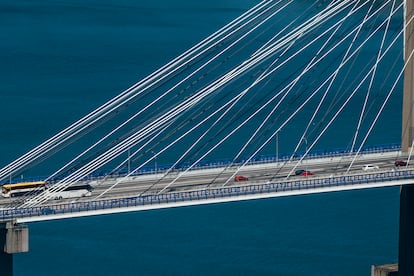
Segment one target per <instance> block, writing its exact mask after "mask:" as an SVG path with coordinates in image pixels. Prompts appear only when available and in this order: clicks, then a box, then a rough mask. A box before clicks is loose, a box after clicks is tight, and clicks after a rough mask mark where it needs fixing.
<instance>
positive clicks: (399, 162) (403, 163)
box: [394, 160, 407, 167]
mask: <svg viewBox="0 0 414 276" xmlns="http://www.w3.org/2000/svg"><path fill="white" fill-rule="evenodd" d="M394 164H395V166H397V167H402V166H407V162H405V161H402V160H398V161H395V163H394Z"/></svg>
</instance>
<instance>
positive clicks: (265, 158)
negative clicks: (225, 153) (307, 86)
mask: <svg viewBox="0 0 414 276" xmlns="http://www.w3.org/2000/svg"><path fill="white" fill-rule="evenodd" d="M400 149H401V145H400V144H384V145H376V146H367V147H364V148H363V149H362V150H361V152H360V153H361V154H367V153H384V152H390V151H397V150H400ZM303 154H304V152H302V153H298V154H297V155H294V156H292V154H280V155H278V156H276V155H262V156H259V157H257V158H254V159H251V160H249V162H247V164H248V165H255V164H266V163H273V162H284V161H288V160H292V161H295V160H299V159H300V158H301V157H302V156H303ZM349 154H350V150H346V149H333V150H315V151H312V152H309V153H308V155H307V156H306V157H305V160H306V159H318V158H330V157H340V156H346V155H349ZM245 162H246V160H245V159H240V160H236V161H235V162H232V161H231V160H229V159H222V160H218V161H214V162H204V161H201V162H200V163H199V164H196V165H195V166H194V167H192V168H191V169H190V170H202V169H214V168H223V167H226V166H229V165H234V166H237V165H241V164H243V163H245ZM171 166H172V164H165V165H159V166H158V168H157V169H154V168H149V167H144V168H142V169H140V170H139V171H137V172H136V173H134V174H131V176H138V175H147V174H156V173H164V172H166V171H167V170H169V169H170V168H171ZM189 167H190V164H182V165H181V166H179V167H176V168H174V171H175V172H181V171H185V170H186V169H188V168H189ZM127 174H128V172H127V171H123V170H121V171H118V172H112V173H110V172H102V173H99V174H92V175H89V176H87V177H86V178H84V179H82V180H86V181H94V180H102V179H110V178H117V177H123V176H126V175H127ZM46 178H47V177H41V176H38V177H32V178H25V179H15V180H12V181H10V183H16V182H26V181H42V180H44V179H46ZM62 178H63V176H62ZM59 180H61V178H57V179H54V180H51V181H49V182H50V183H55V182H57V181H59Z"/></svg>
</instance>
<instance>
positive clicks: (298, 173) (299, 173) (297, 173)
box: [295, 170, 305, 175]
mask: <svg viewBox="0 0 414 276" xmlns="http://www.w3.org/2000/svg"><path fill="white" fill-rule="evenodd" d="M304 172H305V170H297V171H295V175H301V174H302V173H304Z"/></svg>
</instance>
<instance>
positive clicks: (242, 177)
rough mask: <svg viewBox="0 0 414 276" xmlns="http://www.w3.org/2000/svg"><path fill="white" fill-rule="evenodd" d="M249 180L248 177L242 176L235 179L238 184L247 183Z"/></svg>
mask: <svg viewBox="0 0 414 276" xmlns="http://www.w3.org/2000/svg"><path fill="white" fill-rule="evenodd" d="M247 180H249V179H248V178H247V177H245V176H242V175H236V176H235V177H234V181H236V182H239V181H247Z"/></svg>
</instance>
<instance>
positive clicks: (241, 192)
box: [0, 169, 414, 220]
mask: <svg viewBox="0 0 414 276" xmlns="http://www.w3.org/2000/svg"><path fill="white" fill-rule="evenodd" d="M406 179H414V170H411V169H407V170H398V171H388V172H378V173H370V174H358V175H347V176H335V177H326V178H309V179H300V180H299V179H296V180H290V181H280V182H272V183H264V184H250V185H241V186H232V187H224V188H211V189H201V190H193V191H182V192H170V193H166V194H154V195H144V196H136V197H128V198H120V199H102V200H95V201H89V202H75V203H65V204H54V205H53V204H52V205H47V206H40V207H29V208H13V209H4V210H1V211H0V219H1V220H7V219H14V218H16V219H18V218H27V217H35V216H48V215H58V214H68V213H80V212H88V211H96V210H104V209H115V208H124V207H137V206H145V205H156V204H162V203H163V204H164V203H167V204H168V203H171V202H174V203H176V202H186V201H187V202H188V201H202V200H209V199H217V198H229V197H238V196H245V195H254V194H270V193H277V192H284V191H297V190H309V189H316V188H323V187H334V186H351V185H359V184H368V183H373V182H387V181H395V180H406Z"/></svg>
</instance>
